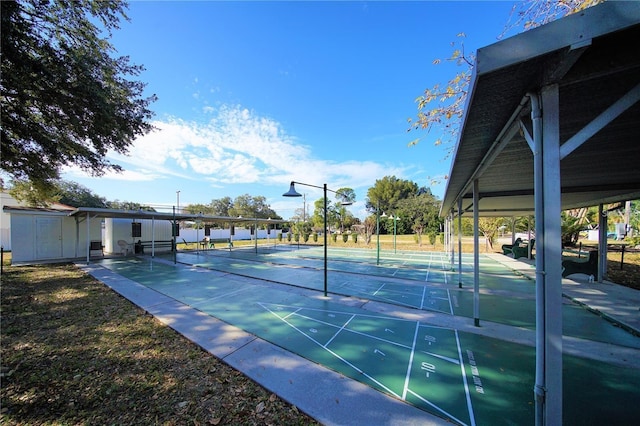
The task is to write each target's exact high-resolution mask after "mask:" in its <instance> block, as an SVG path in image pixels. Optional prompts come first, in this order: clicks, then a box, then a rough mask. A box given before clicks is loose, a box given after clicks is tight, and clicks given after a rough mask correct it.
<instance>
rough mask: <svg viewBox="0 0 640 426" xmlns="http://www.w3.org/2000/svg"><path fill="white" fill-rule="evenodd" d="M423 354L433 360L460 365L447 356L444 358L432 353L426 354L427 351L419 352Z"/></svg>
mask: <svg viewBox="0 0 640 426" xmlns="http://www.w3.org/2000/svg"><path fill="white" fill-rule="evenodd" d="M420 352H422V353H423V354H427V355H429V356H432V357H434V358H439V359H441V360H443V361H447V362H450V363H452V364H456V365H460V361H458V360H457V359H453V358H449V357H448V356H444V355H438V354H434V353H433V352H427V351H420Z"/></svg>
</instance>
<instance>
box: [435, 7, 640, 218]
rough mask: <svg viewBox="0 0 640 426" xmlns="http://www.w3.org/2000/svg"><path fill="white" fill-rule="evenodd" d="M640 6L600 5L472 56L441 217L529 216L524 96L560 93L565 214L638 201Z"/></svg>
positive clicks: (530, 160)
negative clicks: (552, 87) (543, 90)
mask: <svg viewBox="0 0 640 426" xmlns="http://www.w3.org/2000/svg"><path fill="white" fill-rule="evenodd" d="M638 40H640V4H639V3H637V2H606V3H604V4H602V5H599V6H596V7H592V8H590V9H587V10H585V11H583V12H581V13H578V14H575V15H571V16H568V17H566V18H563V19H561V20H558V21H555V22H552V23H550V24H547V25H544V26H541V27H539V28H537V29H534V30H531V31H528V32H526V33H523V34H520V35H518V36H515V37H512V38H509V39H506V40H504V41H501V42H498V43H495V44H493V45H490V46H487V47H484V48H482V49H479V50H478V53H477V61H476V66H475V69H474V75H473V78H472V82H471V86H470V91H469V95H468V100H467V106H466V109H465V116H464V121H463V127H462V129H461V135H460V138H459V140H458V144H457V147H456V150H455V156H454V160H453V163H452V167H451V171H450V174H449V180H448V184H447V189H446V192H445V196H444V199H443V204H442V209H441V214H442V215H443V216H445V215H447V214H448V213H449V212H450V211H452V210H455V209H457V202H458V199H459V198H461V199H462V200H463V202H462V208H463V211H466V212H470V211H472V210H473V205H472V184H473V181H474V180H476V179H477V181H478V188H479V194H478V198H479V204H478V209H479V214H480V215H481V216H511V215H515V216H518V215H527V214H533V211H534V197H533V194H534V173H533V170H534V168H533V154H532V150H531V148H530V143H529V142H527V138H526V135H527V133H529V134H530V133H531V126H532V124H531V118H530V114H531V106H530V103H529V102H528V98H527V93H528V92H529V91H531V90H536V89H537V88H539V87H542V86H545V85H549V84H558V86H559V97H560V104H559V111H558V115H557V119H558V120H559V124H560V143H561V148H560V149H561V156H563V157H562V160H561V169H560V176H561V204H562V209H570V208H576V207H588V206H595V205H598V204H601V203H612V202H618V201H626V200H633V199H638V198H640V102H638V100H639V99H640V44H638V43H637V41H638Z"/></svg>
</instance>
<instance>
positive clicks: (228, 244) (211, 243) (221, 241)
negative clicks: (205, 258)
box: [202, 238, 233, 250]
mask: <svg viewBox="0 0 640 426" xmlns="http://www.w3.org/2000/svg"><path fill="white" fill-rule="evenodd" d="M202 242H203V243H204V244H208V245H209V248H216V244H225V245H226V247H225V248H228V249H229V250H231V248H232V247H233V242H232V241H231V239H230V238H210V239H209V240H208V241H207V240H203V241H202Z"/></svg>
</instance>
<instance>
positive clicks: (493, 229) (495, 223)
mask: <svg viewBox="0 0 640 426" xmlns="http://www.w3.org/2000/svg"><path fill="white" fill-rule="evenodd" d="M503 222H504V220H503V218H501V217H481V218H478V231H480V232H482V235H484V242H485V245H486V249H487V251H489V250H491V251H493V243H494V242H495V241H496V236H497V235H498V228H500V225H502V223H503Z"/></svg>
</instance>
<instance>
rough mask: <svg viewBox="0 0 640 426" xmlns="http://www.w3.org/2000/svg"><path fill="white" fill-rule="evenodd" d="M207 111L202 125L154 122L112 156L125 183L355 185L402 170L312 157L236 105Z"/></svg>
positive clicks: (268, 122)
mask: <svg viewBox="0 0 640 426" xmlns="http://www.w3.org/2000/svg"><path fill="white" fill-rule="evenodd" d="M207 113H208V114H209V115H210V116H211V117H210V120H209V121H207V122H205V123H198V122H190V121H184V120H181V119H177V118H169V119H167V120H164V121H156V122H154V123H153V124H154V126H155V127H156V128H157V129H158V130H156V131H154V132H151V133H149V134H147V135H144V136H142V137H139V138H138V139H136V141H135V142H134V143H133V145H132V146H131V148H130V150H129V155H127V156H123V155H119V154H115V153H112V154H111V155H110V160H111V161H113V162H115V163H117V164H121V165H122V166H123V167H124V168H125V169H126V170H127V174H126V179H129V180H137V179H141V180H147V179H149V178H150V177H151V176H154V178H157V177H158V176H175V177H181V178H191V179H198V180H206V181H207V182H210V183H211V184H212V185H214V186H219V185H224V184H227V185H228V184H252V183H262V184H267V185H271V184H273V185H283V184H287V183H288V182H289V181H291V180H299V179H302V177H304V179H305V180H308V181H309V182H331V184H332V185H334V186H339V187H344V186H349V187H361V186H370V185H371V184H372V183H373V182H374V181H375V180H376V179H378V178H379V177H380V176H385V175H389V174H395V175H402V174H403V172H404V171H405V169H403V168H402V167H395V168H394V167H389V165H385V164H379V163H376V162H372V161H357V160H350V161H347V162H334V161H328V160H323V159H318V158H314V157H313V153H312V151H311V149H310V147H308V146H306V145H304V144H302V143H300V142H299V141H298V140H296V138H294V137H292V136H290V135H288V134H287V133H286V132H285V131H284V129H283V128H282V126H281V125H280V124H279V123H278V122H276V121H274V120H272V119H270V118H266V117H261V116H258V115H256V114H255V113H254V112H252V111H249V110H248V109H246V108H242V107H240V106H223V107H221V108H218V109H212V108H211V107H207ZM120 176H122V175H120ZM107 177H111V176H107Z"/></svg>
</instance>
